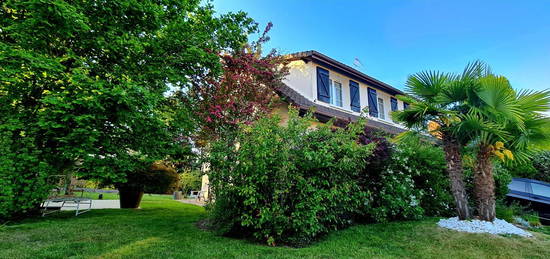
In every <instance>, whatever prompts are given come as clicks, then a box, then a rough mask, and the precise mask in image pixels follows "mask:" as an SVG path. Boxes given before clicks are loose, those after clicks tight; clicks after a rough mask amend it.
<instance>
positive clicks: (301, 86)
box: [284, 60, 403, 128]
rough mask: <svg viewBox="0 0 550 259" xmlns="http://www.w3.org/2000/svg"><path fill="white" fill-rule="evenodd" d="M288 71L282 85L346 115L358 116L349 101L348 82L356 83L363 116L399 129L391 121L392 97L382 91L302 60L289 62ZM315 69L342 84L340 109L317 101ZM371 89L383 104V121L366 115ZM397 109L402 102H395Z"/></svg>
mask: <svg viewBox="0 0 550 259" xmlns="http://www.w3.org/2000/svg"><path fill="white" fill-rule="evenodd" d="M289 67H290V71H289V75H288V76H287V77H286V78H285V80H284V83H285V84H286V85H287V86H289V87H290V88H292V89H294V90H295V91H297V92H298V93H300V94H301V95H302V96H304V97H305V98H307V99H309V100H310V101H312V102H315V103H317V104H319V105H323V106H327V107H330V108H332V109H336V110H341V111H345V112H347V113H350V114H353V115H356V116H359V115H360V113H359V112H355V111H352V109H351V100H350V98H351V97H350V86H349V81H350V80H352V81H354V82H357V83H358V84H359V101H360V106H361V111H365V112H364V114H365V115H366V116H367V117H368V118H369V119H372V120H377V121H380V122H384V123H387V124H390V125H393V126H397V127H401V128H402V126H401V125H399V124H397V123H394V122H393V121H392V119H391V115H390V114H391V100H390V98H391V97H394V98H395V96H393V95H391V94H389V93H387V92H384V91H383V90H380V89H379V88H377V87H374V86H370V85H367V84H364V83H362V82H360V81H358V80H356V79H352V78H349V77H347V76H345V75H342V74H340V73H337V72H335V71H334V70H331V69H329V68H327V67H323V66H321V65H319V64H316V63H314V62H307V63H306V62H305V61H303V60H294V61H292V62H290V64H289ZM317 67H321V68H323V69H326V70H328V71H329V79H330V80H332V81H337V82H340V83H341V84H342V107H338V106H335V105H332V104H329V103H326V102H322V101H320V100H318V99H317ZM369 87H370V88H372V89H375V90H376V94H377V98H381V99H383V103H384V116H383V117H384V119H381V118H380V117H382V116H380V115H379V116H378V117H373V116H370V115H368V112H366V111H368V97H367V89H368V88H369ZM397 109H398V110H403V102H402V101H400V100H397Z"/></svg>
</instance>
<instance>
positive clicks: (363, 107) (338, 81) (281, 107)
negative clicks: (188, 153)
mask: <svg viewBox="0 0 550 259" xmlns="http://www.w3.org/2000/svg"><path fill="white" fill-rule="evenodd" d="M287 58H288V60H289V61H290V63H289V67H290V71H289V75H288V76H287V77H286V78H285V80H284V82H283V83H284V84H283V85H281V86H280V87H279V89H277V93H278V94H279V97H280V98H281V101H280V102H278V103H277V104H276V105H275V107H274V113H277V114H278V115H279V116H281V118H282V120H283V122H282V123H285V122H286V120H287V118H288V105H289V104H292V105H294V106H296V107H297V108H298V109H299V110H300V114H305V113H306V112H307V111H308V110H309V109H311V108H313V109H314V110H315V112H314V116H315V117H316V118H317V119H318V120H319V122H320V123H324V122H327V121H329V120H330V119H334V123H335V125H336V126H343V125H346V124H347V123H348V122H350V121H356V120H357V119H359V117H360V116H361V112H362V111H367V112H366V113H367V116H366V119H367V127H372V128H376V129H379V130H383V131H385V132H388V133H390V134H398V133H401V132H403V131H405V130H406V129H405V127H403V126H402V125H400V124H398V123H395V122H393V121H392V119H391V117H390V113H391V112H392V111H396V110H403V109H406V108H407V106H408V104H407V103H404V102H402V101H400V100H397V98H395V96H396V95H402V94H404V93H403V92H402V91H400V90H399V89H396V88H394V87H392V86H390V85H388V84H386V83H384V82H382V81H379V80H377V79H375V78H373V77H370V76H368V75H366V74H364V73H362V72H360V71H358V70H356V69H354V68H352V67H350V66H348V65H345V64H343V63H341V62H338V61H336V60H334V59H332V58H330V57H328V56H326V55H323V54H321V53H319V52H317V51H313V50H312V51H305V52H299V53H294V54H290V55H288V56H287ZM203 171H205V172H206V171H208V169H206V168H203ZM208 190H209V181H208V175H204V176H203V179H202V187H201V194H202V197H204V198H205V199H208Z"/></svg>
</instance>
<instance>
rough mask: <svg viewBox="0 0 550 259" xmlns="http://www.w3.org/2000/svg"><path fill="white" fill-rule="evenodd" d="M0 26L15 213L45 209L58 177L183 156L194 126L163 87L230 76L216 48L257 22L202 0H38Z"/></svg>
mask: <svg viewBox="0 0 550 259" xmlns="http://www.w3.org/2000/svg"><path fill="white" fill-rule="evenodd" d="M0 28H1V29H0V114H2V116H1V117H0V136H2V137H0V147H1V149H2V150H1V151H2V154H3V155H2V156H1V157H0V192H1V193H2V195H1V198H0V217H2V218H5V217H9V216H17V215H21V214H23V213H26V212H28V211H30V210H32V209H35V208H37V206H38V205H39V204H40V202H41V200H43V199H44V198H45V195H46V193H47V191H48V188H49V187H47V186H46V184H45V183H46V180H47V177H48V175H51V174H62V173H67V172H70V171H73V170H77V171H78V173H79V174H80V175H84V176H87V177H90V178H99V179H107V180H111V181H114V182H117V181H118V182H123V181H125V178H126V177H125V176H126V175H127V174H130V173H132V172H136V171H139V170H140V169H143V168H146V167H148V166H150V165H151V162H152V161H155V160H159V159H165V158H167V156H169V155H176V154H178V152H177V150H178V149H180V148H181V145H180V144H181V143H178V142H176V143H175V142H174V141H173V139H174V137H181V136H183V135H185V134H188V133H187V132H189V131H190V130H191V129H190V128H191V127H192V126H193V123H190V122H189V120H187V119H183V120H175V119H174V117H173V116H176V115H177V116H181V115H183V114H185V113H184V112H183V113H182V112H174V113H169V112H166V111H167V110H169V109H167V108H166V106H167V105H170V104H171V103H170V102H168V101H166V98H165V96H164V94H165V93H166V91H167V90H168V89H169V86H171V87H173V88H183V87H187V86H188V85H189V83H190V81H191V80H199V78H202V77H203V76H205V75H206V74H208V75H216V74H219V73H221V71H222V67H221V65H220V61H219V56H218V55H217V53H220V52H222V51H229V50H231V49H238V48H240V47H241V46H242V43H243V42H246V39H247V35H248V34H249V33H250V32H253V31H255V30H256V25H255V24H254V23H253V22H252V20H251V19H250V18H248V17H247V16H246V15H245V14H244V13H235V14H231V13H230V14H226V15H214V10H213V7H212V6H211V5H208V4H207V5H201V4H200V1H199V0H190V1H175V0H145V1H132V0H124V1H100V0H91V1H61V0H60V1H43V0H29V1H5V2H3V3H2V6H1V9H0ZM182 127H183V128H182ZM185 127H187V128H185ZM174 128H180V129H181V130H178V131H176V132H174V131H173V129H174ZM175 134H178V135H177V136H174V135H175ZM180 153H181V152H180ZM4 154H5V155H4Z"/></svg>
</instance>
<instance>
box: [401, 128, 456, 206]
mask: <svg viewBox="0 0 550 259" xmlns="http://www.w3.org/2000/svg"><path fill="white" fill-rule="evenodd" d="M446 168H447V166H446V161H445V154H444V152H443V150H442V148H441V147H438V146H434V145H433V144H431V143H429V142H425V141H424V140H422V139H421V138H419V137H416V138H414V137H413V138H410V139H407V140H404V141H400V142H398V143H397V145H396V152H395V153H394V154H393V156H392V166H391V170H392V171H397V172H400V173H402V174H406V175H408V176H409V177H410V178H411V179H412V180H413V182H414V188H415V189H416V190H417V191H418V194H416V196H415V197H416V199H417V200H418V201H419V205H420V207H421V208H422V209H423V210H424V214H425V215H428V216H450V215H452V213H454V210H453V197H452V196H451V194H450V193H451V192H450V183H449V178H448V176H447V172H446Z"/></svg>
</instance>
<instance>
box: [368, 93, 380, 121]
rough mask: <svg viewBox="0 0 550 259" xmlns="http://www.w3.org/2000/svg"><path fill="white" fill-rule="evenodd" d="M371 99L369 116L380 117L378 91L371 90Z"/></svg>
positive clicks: (369, 95) (369, 94)
mask: <svg viewBox="0 0 550 259" xmlns="http://www.w3.org/2000/svg"><path fill="white" fill-rule="evenodd" d="M368 97H369V115H370V116H373V117H378V103H377V102H378V99H377V98H376V90H374V89H372V88H369V90H368Z"/></svg>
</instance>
